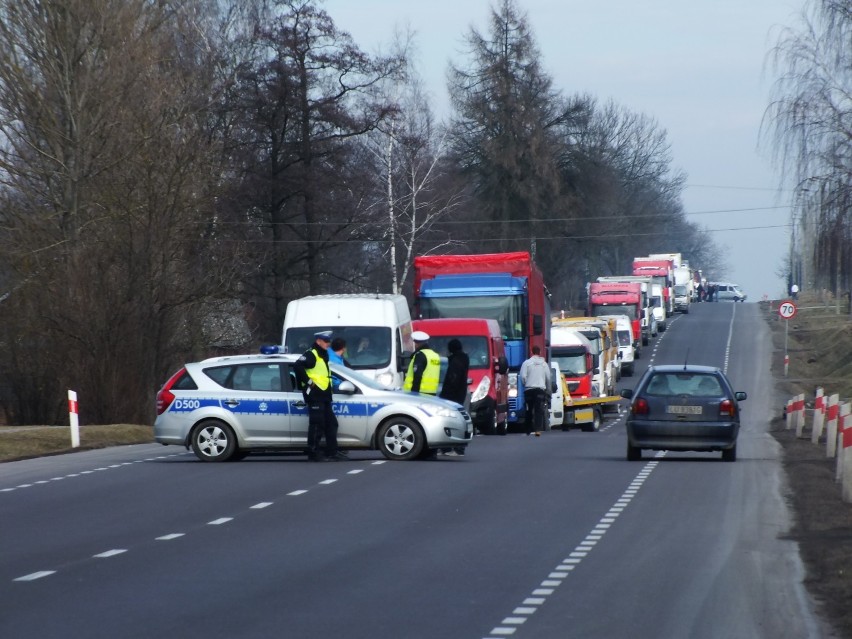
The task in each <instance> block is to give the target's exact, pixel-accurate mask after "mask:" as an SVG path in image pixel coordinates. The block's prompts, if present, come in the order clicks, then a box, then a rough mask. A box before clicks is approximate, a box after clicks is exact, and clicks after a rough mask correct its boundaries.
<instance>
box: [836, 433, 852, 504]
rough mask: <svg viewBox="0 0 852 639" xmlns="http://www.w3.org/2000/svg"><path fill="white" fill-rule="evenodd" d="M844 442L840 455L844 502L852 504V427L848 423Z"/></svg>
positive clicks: (843, 438)
mask: <svg viewBox="0 0 852 639" xmlns="http://www.w3.org/2000/svg"><path fill="white" fill-rule="evenodd" d="M841 442H843V450H842V451H841V453H840V455H839V456H840V457H842V458H843V464H842V465H843V470H842V471H841V472H842V475H843V490H842V494H843V501H844V502H846V503H847V504H848V503H852V427H850V426H849V424H848V423H847V424H846V426H845V427H844V429H843V437H842V439H841Z"/></svg>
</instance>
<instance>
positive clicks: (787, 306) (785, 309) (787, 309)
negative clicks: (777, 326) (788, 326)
mask: <svg viewBox="0 0 852 639" xmlns="http://www.w3.org/2000/svg"><path fill="white" fill-rule="evenodd" d="M797 310H798V309H797V308H796V305H795V304H793V302H789V301H788V302H781V306H779V307H778V314H779V315H780V316H781V317H782V318H783V319H792V318H793V317H795V316H796V311H797Z"/></svg>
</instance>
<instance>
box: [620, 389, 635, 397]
mask: <svg viewBox="0 0 852 639" xmlns="http://www.w3.org/2000/svg"><path fill="white" fill-rule="evenodd" d="M620 394H621V396H622V397H623V398H624V399H630V398H631V397H633V389H632V388H622V389H621V393H620Z"/></svg>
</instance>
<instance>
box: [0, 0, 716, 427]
mask: <svg viewBox="0 0 852 639" xmlns="http://www.w3.org/2000/svg"><path fill="white" fill-rule="evenodd" d="M490 17H491V20H490V23H489V27H488V29H487V30H486V31H485V32H479V31H477V30H475V29H471V30H470V31H469V32H468V33H467V36H466V42H467V45H468V51H467V53H466V55H465V56H464V57H463V59H461V60H459V61H457V62H456V63H454V64H453V65H452V67H451V68H450V70H449V88H450V94H451V99H452V114H451V116H450V117H449V119H448V121H446V122H441V121H438V120H437V119H436V117H435V116H434V114H433V112H432V107H431V105H430V103H429V100H428V99H427V98H426V97H424V96H425V92H424V90H423V87H422V86H421V82H420V80H419V78H418V76H417V73H416V64H415V63H416V60H414V59H413V57H412V56H411V54H410V49H411V45H412V37H411V36H410V35H405V34H403V35H402V36H400V37H397V39H396V41H394V42H393V43H392V44H391V45H390V46H389V51H388V53H387V55H368V54H366V53H365V52H364V51H362V50H361V49H360V48H359V47H358V46H357V44H356V43H355V42H354V41H353V40H352V38H351V37H350V36H349V35H348V34H347V33H346V32H345V31H344V30H343V29H342V28H340V27H338V25H336V24H334V22H333V20H332V19H331V18H330V16H329V15H328V14H327V13H326V12H325V11H324V10H323V9H322V8H321V4H320V3H319V2H318V1H317V0H221V1H218V2H210V1H209V0H160V1H158V2H151V1H150V0H0V184H1V186H0V200H1V202H0V357H2V359H0V361H2V367H0V403H2V407H3V410H4V412H5V418H6V421H7V422H8V423H25V424H26V423H29V424H37V423H46V424H50V423H62V422H63V421H64V420H65V419H67V418H66V412H67V404H66V402H65V394H66V390H67V389H69V388H71V389H74V390H76V391H77V392H78V396H79V398H80V412H81V420H82V422H83V423H118V422H133V423H150V422H152V420H153V417H154V394H155V392H156V390H157V389H158V388H159V387H160V386H161V385H162V383H163V382H164V381H165V379H166V378H167V377H168V375H169V374H170V373H172V372H174V371H175V370H176V369H177V368H178V367H179V366H180V365H181V364H182V363H183V362H185V361H187V360H191V359H198V358H201V357H206V356H210V355H214V354H220V353H227V352H235V351H245V350H247V349H253V348H255V347H256V346H257V345H259V344H261V343H264V342H266V343H269V342H272V343H277V342H278V341H279V339H280V332H281V325H282V320H283V317H284V312H285V309H286V306H287V303H288V302H289V301H290V300H292V299H295V298H297V297H301V296H304V295H307V294H318V293H331V292H376V291H378V292H403V293H405V294H406V295H408V296H409V297H410V296H411V294H412V291H411V290H410V289H411V262H412V259H413V257H414V256H415V255H418V254H426V253H436V252H456V253H481V252H493V251H507V250H530V251H532V252H533V253H534V255H535V258H536V260H537V261H538V263H539V264H540V265H541V267H542V269H543V271H544V273H545V278H546V281H547V282H548V285H549V287H550V290H551V293H552V295H553V303H554V306H555V307H556V308H569V307H572V306H577V305H580V304H581V303H582V299H583V296H584V287H585V283H586V281H588V280H589V279H592V278H594V277H596V276H597V275H602V274H619V273H624V272H627V271H628V270H629V268H630V263H631V260H632V258H633V257H634V256H635V255H645V254H648V253H650V252H670V251H680V252H682V253H683V254H684V255H685V256H686V257H687V258H688V259H689V260H690V261H691V262H692V263H693V264H699V265H703V266H704V268H705V269H707V270H708V271H713V270H714V269H715V270H716V272H717V273H718V274H719V275H721V272H722V270H723V269H724V256H723V253H722V251H721V250H720V249H719V248H718V247H716V246H715V245H714V243H713V242H712V239H711V238H710V237H709V233H708V232H707V231H706V230H705V229H702V228H699V227H697V226H696V225H694V224H692V223H690V222H688V221H687V219H686V217H685V215H684V211H683V207H682V203H681V191H682V189H683V186H684V179H685V178H684V175H683V174H682V173H681V172H680V171H678V170H676V169H675V168H674V167H673V166H672V158H671V151H670V148H669V144H668V141H667V138H666V133H665V131H664V130H663V129H662V128H660V127H659V125H658V124H657V123H656V122H655V121H654V120H653V119H652V118H650V117H648V116H645V115H641V114H636V113H632V112H630V111H629V110H628V109H626V108H624V107H621V106H619V105H617V104H615V103H607V104H599V103H598V101H597V100H596V99H595V98H594V97H592V96H589V95H582V94H577V95H570V96H569V95H565V94H563V93H562V92H560V91H559V90H558V89H556V88H555V87H554V86H553V83H552V81H551V79H550V77H549V76H548V75H547V73H546V72H545V70H544V69H543V67H542V61H541V55H540V53H539V51H538V50H537V48H536V43H535V38H534V36H533V34H532V32H531V30H530V28H529V24H528V22H527V19H526V16H525V15H524V14H523V13H522V12H521V11H520V10H519V9H518V7H517V5H516V3H515V1H514V0H501V1H500V2H499V3H498V5H497V7H496V8H494V9H493V10H492V12H491V16H490Z"/></svg>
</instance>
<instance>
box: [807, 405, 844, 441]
mask: <svg viewBox="0 0 852 639" xmlns="http://www.w3.org/2000/svg"><path fill="white" fill-rule="evenodd" d="M832 399H834V405H835V408H834V431H832V432H833V433H834V435H835V436H836V435H837V401H838V400H839V399H840V397H839V396H838V395H837V394H834V395H830V396H829V397H828V401H827V402H826V398H825V397H823V398H822V405H823V413H824V414H825V413H828V416H827V417H826V416H825V415H823V417H822V419H820V420H819V428H818V429H817V425H816V423H815V424H814V432H812V433H811V441H812V442H813V443H814V444H817V443H819V439H820V437H822V432H823V430H824V428H825V427H829V428H830V424H831V411H832V408H831V406H832V404H831V401H832ZM830 436H831V435H828V437H830Z"/></svg>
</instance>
